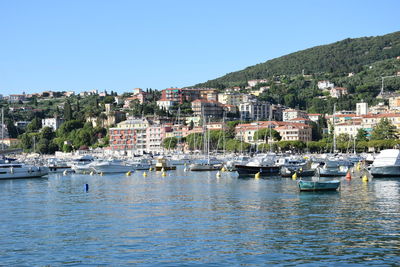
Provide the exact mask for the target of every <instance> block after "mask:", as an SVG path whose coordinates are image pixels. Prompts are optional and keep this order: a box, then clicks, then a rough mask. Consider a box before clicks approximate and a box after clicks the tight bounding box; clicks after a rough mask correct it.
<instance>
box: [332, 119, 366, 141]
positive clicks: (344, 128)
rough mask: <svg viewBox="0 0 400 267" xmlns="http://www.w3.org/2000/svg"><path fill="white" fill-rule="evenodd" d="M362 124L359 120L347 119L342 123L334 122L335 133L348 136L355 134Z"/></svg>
mask: <svg viewBox="0 0 400 267" xmlns="http://www.w3.org/2000/svg"><path fill="white" fill-rule="evenodd" d="M362 128H363V125H362V123H361V121H348V122H342V123H336V124H335V128H334V131H335V135H336V136H338V135H340V134H348V135H349V136H350V137H355V136H357V132H358V130H359V129H362Z"/></svg>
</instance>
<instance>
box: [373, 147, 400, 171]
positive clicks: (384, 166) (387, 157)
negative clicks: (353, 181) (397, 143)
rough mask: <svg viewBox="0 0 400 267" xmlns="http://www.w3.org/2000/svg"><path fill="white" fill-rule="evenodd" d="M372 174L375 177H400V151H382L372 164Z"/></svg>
mask: <svg viewBox="0 0 400 267" xmlns="http://www.w3.org/2000/svg"><path fill="white" fill-rule="evenodd" d="M370 172H371V175H372V176H373V177H400V150H399V149H385V150H382V151H381V153H380V154H379V155H378V156H376V158H375V160H374V162H373V163H372V166H371V170H370Z"/></svg>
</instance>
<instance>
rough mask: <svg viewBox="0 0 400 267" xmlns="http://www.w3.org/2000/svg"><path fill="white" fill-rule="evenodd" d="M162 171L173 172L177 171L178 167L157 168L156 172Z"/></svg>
mask: <svg viewBox="0 0 400 267" xmlns="http://www.w3.org/2000/svg"><path fill="white" fill-rule="evenodd" d="M162 169H164V171H172V170H176V166H164V167H161V166H156V171H161V170H162Z"/></svg>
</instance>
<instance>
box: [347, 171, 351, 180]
mask: <svg viewBox="0 0 400 267" xmlns="http://www.w3.org/2000/svg"><path fill="white" fill-rule="evenodd" d="M346 179H347V180H351V174H350V172H349V171H348V172H347V174H346Z"/></svg>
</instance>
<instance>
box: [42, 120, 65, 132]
mask: <svg viewBox="0 0 400 267" xmlns="http://www.w3.org/2000/svg"><path fill="white" fill-rule="evenodd" d="M63 123H64V119H61V118H58V117H55V118H46V119H42V128H44V127H50V128H52V129H53V131H57V129H58V128H60V126H61V124H63Z"/></svg>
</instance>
